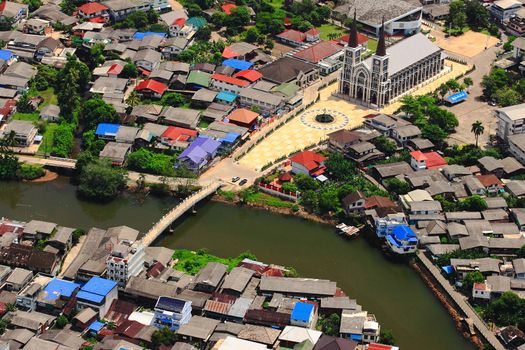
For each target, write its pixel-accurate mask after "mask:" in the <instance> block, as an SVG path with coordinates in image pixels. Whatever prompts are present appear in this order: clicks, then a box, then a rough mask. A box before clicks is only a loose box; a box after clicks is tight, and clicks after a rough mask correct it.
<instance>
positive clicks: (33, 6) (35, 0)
mask: <svg viewBox="0 0 525 350" xmlns="http://www.w3.org/2000/svg"><path fill="white" fill-rule="evenodd" d="M23 3H24V4H26V5H28V6H29V12H33V11H36V10H37V9H38V8H39V7H40V6H42V1H40V0H23Z"/></svg>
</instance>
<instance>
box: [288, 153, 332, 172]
mask: <svg viewBox="0 0 525 350" xmlns="http://www.w3.org/2000/svg"><path fill="white" fill-rule="evenodd" d="M326 159H327V158H326V157H324V156H322V155H320V154H317V153H315V152H312V151H303V152H300V153H297V154H295V155H294V156H292V157H290V160H291V161H292V162H293V163H299V164H301V165H302V166H304V167H305V168H306V169H308V170H309V171H311V170H314V169H316V168H318V167H319V166H320V165H321V163H322V162H324V161H325V160H326Z"/></svg>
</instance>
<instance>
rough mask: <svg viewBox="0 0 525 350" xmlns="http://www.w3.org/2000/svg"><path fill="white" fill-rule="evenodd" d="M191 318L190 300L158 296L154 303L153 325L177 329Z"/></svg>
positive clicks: (172, 329)
mask: <svg viewBox="0 0 525 350" xmlns="http://www.w3.org/2000/svg"><path fill="white" fill-rule="evenodd" d="M190 319H191V301H186V300H182V299H176V298H171V297H160V298H159V299H158V300H157V304H156V305H155V317H154V319H153V325H154V326H155V327H157V328H161V329H162V328H164V327H168V328H169V329H170V330H171V331H177V330H178V329H179V328H180V327H181V326H182V325H185V324H186V323H188V322H189V321H190Z"/></svg>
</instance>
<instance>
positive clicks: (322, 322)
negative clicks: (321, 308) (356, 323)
mask: <svg viewBox="0 0 525 350" xmlns="http://www.w3.org/2000/svg"><path fill="white" fill-rule="evenodd" d="M340 323H341V317H340V316H339V315H338V314H336V313H333V314H331V315H329V316H324V317H320V318H319V320H318V321H317V330H319V331H321V332H323V333H324V334H326V335H329V336H333V337H336V336H339V324H340Z"/></svg>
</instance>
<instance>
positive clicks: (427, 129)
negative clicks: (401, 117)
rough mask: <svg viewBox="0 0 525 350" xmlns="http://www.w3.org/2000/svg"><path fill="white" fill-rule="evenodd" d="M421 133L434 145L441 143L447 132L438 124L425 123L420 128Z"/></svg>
mask: <svg viewBox="0 0 525 350" xmlns="http://www.w3.org/2000/svg"><path fill="white" fill-rule="evenodd" d="M421 135H422V136H423V137H424V138H427V139H429V140H430V141H432V143H434V144H435V145H442V144H443V142H444V141H445V139H446V138H447V133H446V131H445V130H443V129H442V128H441V127H440V126H439V125H435V124H427V125H425V126H424V127H423V129H422V130H421Z"/></svg>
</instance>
